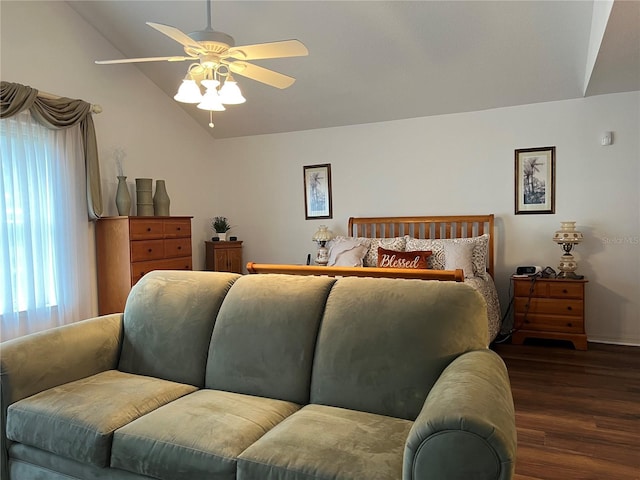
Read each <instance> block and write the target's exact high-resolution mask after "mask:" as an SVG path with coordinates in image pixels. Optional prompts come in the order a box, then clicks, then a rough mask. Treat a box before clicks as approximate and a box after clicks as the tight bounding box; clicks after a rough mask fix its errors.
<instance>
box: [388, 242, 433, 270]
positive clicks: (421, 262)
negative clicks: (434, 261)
mask: <svg viewBox="0 0 640 480" xmlns="http://www.w3.org/2000/svg"><path fill="white" fill-rule="evenodd" d="M430 255H431V252H430V251H413V252H397V251H395V250H385V249H384V248H382V247H378V267H381V268H429V267H428V264H427V258H429V256H430Z"/></svg>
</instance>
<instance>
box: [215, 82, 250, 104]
mask: <svg viewBox="0 0 640 480" xmlns="http://www.w3.org/2000/svg"><path fill="white" fill-rule="evenodd" d="M220 101H221V102H222V103H226V104H227V105H239V104H241V103H244V102H246V101H247V99H246V98H244V97H243V96H242V92H241V91H240V87H238V84H237V83H236V82H235V80H233V79H232V78H231V77H228V78H227V79H226V80H225V82H224V84H223V85H222V88H221V89H220Z"/></svg>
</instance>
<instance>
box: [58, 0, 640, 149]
mask: <svg viewBox="0 0 640 480" xmlns="http://www.w3.org/2000/svg"><path fill="white" fill-rule="evenodd" d="M68 3H69V5H70V6H71V7H72V8H73V9H74V10H75V11H76V12H77V13H78V14H80V15H81V16H82V17H83V18H84V19H85V20H86V21H87V22H88V23H89V24H91V25H92V26H93V27H94V28H95V29H96V30H98V31H99V32H100V33H101V34H102V35H103V36H104V37H105V38H106V39H107V40H109V41H110V42H111V43H112V44H113V45H114V46H115V48H116V49H117V50H119V51H120V52H121V53H122V55H121V57H120V58H131V57H154V56H173V55H176V56H179V55H184V51H183V49H182V46H181V45H180V44H178V43H177V42H175V41H173V40H171V39H170V38H168V37H166V36H164V35H162V34H161V33H159V32H158V31H156V30H154V29H152V28H150V27H149V26H147V25H146V24H145V22H147V21H150V22H156V23H162V24H167V25H172V26H174V27H176V28H178V29H180V30H182V31H183V32H185V33H189V32H192V31H197V30H203V29H204V27H205V26H206V25H207V15H206V2H205V0H197V1H186V0H182V1H166V0H162V1H152V0H145V1H114V0H102V1H100V0H97V1H94V0H92V1H69V2H68ZM611 4H612V2H610V1H609V2H602V1H598V2H595V4H594V2H593V1H531V2H528V1H313V0H311V1H304V0H302V1H269V0H264V1H213V2H212V17H213V19H212V26H213V28H214V29H215V30H218V31H222V32H225V33H227V34H229V35H231V36H232V37H233V38H234V39H235V43H236V45H247V44H254V43H263V42H271V41H276V40H285V39H292V38H296V39H298V40H300V41H302V42H303V43H304V44H305V45H306V46H307V48H308V50H309V56H307V57H296V58H286V59H271V60H259V61H258V60H256V61H254V62H253V63H255V64H258V65H260V66H263V67H266V68H269V69H273V70H276V71H278V72H282V73H284V74H287V75H290V76H293V77H295V78H296V82H295V83H294V84H293V85H292V86H291V87H289V88H287V89H284V90H280V89H276V88H273V87H269V86H266V85H264V84H262V83H259V82H256V81H253V80H250V79H247V78H244V77H241V76H236V80H237V81H238V85H239V86H240V88H241V89H242V92H243V94H244V96H245V97H246V98H247V102H246V103H244V104H242V105H235V106H229V107H228V108H227V110H226V111H225V112H221V113H215V114H214V115H215V125H216V126H215V128H213V129H209V127H208V126H207V124H208V123H209V117H208V113H207V112H203V111H201V110H198V109H197V108H196V107H195V105H185V104H180V105H181V106H182V107H183V108H184V109H185V111H187V112H188V113H189V114H190V115H192V116H193V117H194V118H195V119H196V120H197V122H198V123H199V124H200V125H202V128H203V129H206V130H207V131H208V132H210V133H211V135H213V137H214V138H227V137H237V136H246V135H259V134H267V133H279V132H290V131H298V130H309V129H317V128H328V127H335V126H344V125H353V124H362V123H370V122H380V121H386V120H398V119H405V118H413V117H423V116H431V115H440V114H447V113H458V112H468V111H477V110H484V109H490V108H497V107H506V106H513V105H523V104H530V103H538V102H547V101H554V100H564V99H573V98H580V97H583V96H590V95H599V94H606V93H616V92H624V91H634V90H640V2H639V1H621V0H616V1H615V2H613V5H612V6H611ZM96 60H105V59H98V58H96ZM188 65H189V63H188V62H153V63H141V64H127V65H102V66H100V68H104V69H105V71H106V70H107V69H110V70H111V72H110V75H117V74H119V72H126V70H125V69H133V68H138V69H140V71H142V72H143V73H144V74H145V75H146V76H147V77H148V78H149V79H151V81H153V82H154V83H155V84H156V85H158V87H159V88H160V89H162V90H163V91H164V92H166V94H167V95H168V96H170V97H173V95H174V94H175V92H176V90H177V87H178V86H179V84H180V82H181V80H182V78H183V77H184V75H185V73H186V70H187V67H188Z"/></svg>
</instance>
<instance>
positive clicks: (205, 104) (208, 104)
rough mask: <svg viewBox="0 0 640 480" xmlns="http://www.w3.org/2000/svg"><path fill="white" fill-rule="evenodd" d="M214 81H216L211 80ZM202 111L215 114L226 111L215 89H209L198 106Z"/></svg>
mask: <svg viewBox="0 0 640 480" xmlns="http://www.w3.org/2000/svg"><path fill="white" fill-rule="evenodd" d="M210 81H214V80H210ZM198 108H199V109H200V110H209V111H213V112H223V111H225V110H226V108H224V105H223V104H222V103H221V102H220V97H219V96H218V92H217V91H216V89H215V87H213V88H207V93H205V94H204V96H203V97H202V101H201V102H200V103H199V104H198Z"/></svg>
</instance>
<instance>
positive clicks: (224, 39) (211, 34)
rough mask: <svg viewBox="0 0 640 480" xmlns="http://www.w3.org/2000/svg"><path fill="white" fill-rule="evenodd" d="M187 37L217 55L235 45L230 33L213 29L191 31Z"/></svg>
mask: <svg viewBox="0 0 640 480" xmlns="http://www.w3.org/2000/svg"><path fill="white" fill-rule="evenodd" d="M189 37H190V38H191V39H193V40H195V41H196V42H198V43H200V44H201V45H202V46H203V47H205V48H206V49H207V51H209V52H211V53H217V54H218V55H220V54H224V53H226V51H227V50H229V49H230V48H231V47H235V45H236V42H235V41H234V40H233V37H232V36H231V35H227V34H226V33H224V32H216V31H215V30H200V31H198V32H191V33H190V34H189ZM185 50H186V47H185Z"/></svg>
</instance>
